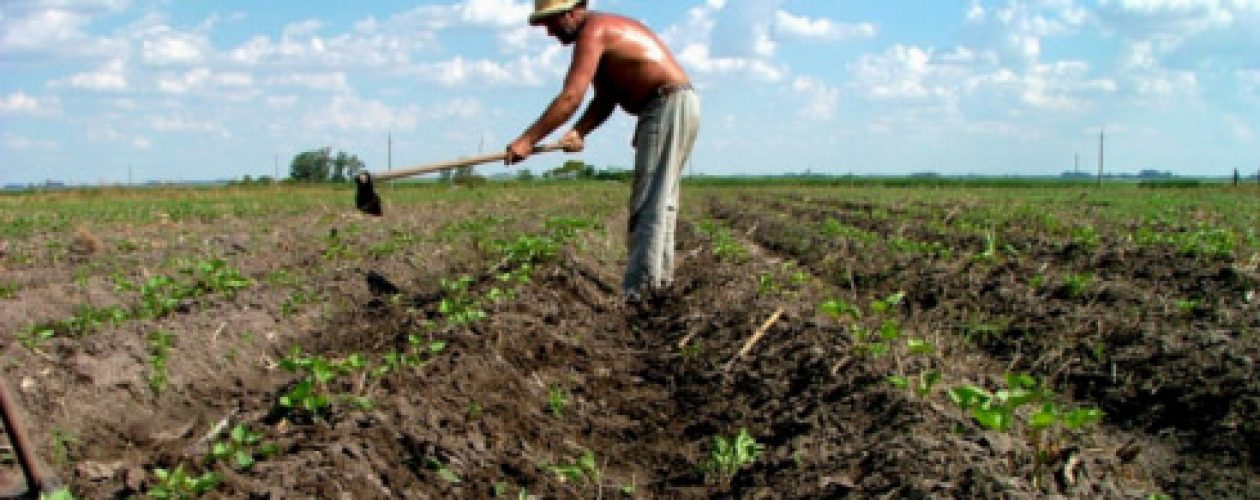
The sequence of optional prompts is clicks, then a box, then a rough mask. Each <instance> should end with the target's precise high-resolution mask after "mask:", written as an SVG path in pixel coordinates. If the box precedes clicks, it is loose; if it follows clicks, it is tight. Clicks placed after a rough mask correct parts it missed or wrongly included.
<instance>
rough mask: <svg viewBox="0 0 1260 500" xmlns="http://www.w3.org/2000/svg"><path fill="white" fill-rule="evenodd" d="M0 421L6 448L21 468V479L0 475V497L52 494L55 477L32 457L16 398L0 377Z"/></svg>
mask: <svg viewBox="0 0 1260 500" xmlns="http://www.w3.org/2000/svg"><path fill="white" fill-rule="evenodd" d="M0 420H2V421H3V423H4V432H5V434H8V435H9V449H10V450H11V451H12V453H13V455H14V457H15V458H17V462H18V465H19V466H20V467H21V469H22V479H17V478H15V477H12V476H11V475H7V474H5V475H0V498H35V497H42V495H40V494H41V493H52V492H53V490H55V489H57V488H58V487H59V486H61V483H60V481H58V480H57V477H56V476H54V475H53V474H52V472H51V471H49V470H48V469H46V468H45V467H44V464H43V462H40V461H39V458H38V457H36V456H35V443H34V442H33V441H31V439H30V436H29V435H27V433H26V427H25V425H24V424H23V418H22V416H21V410H19V409H18V406H17V401H16V400H14V399H13V395H12V394H10V393H9V387H8V385H7V384H5V383H4V380H2V379H0Z"/></svg>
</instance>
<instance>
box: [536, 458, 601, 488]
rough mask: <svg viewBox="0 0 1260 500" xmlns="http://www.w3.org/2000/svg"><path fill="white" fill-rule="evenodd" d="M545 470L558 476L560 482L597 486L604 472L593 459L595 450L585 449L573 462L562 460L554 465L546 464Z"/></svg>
mask: <svg viewBox="0 0 1260 500" xmlns="http://www.w3.org/2000/svg"><path fill="white" fill-rule="evenodd" d="M546 468H547V470H549V471H551V472H552V473H554V474H555V475H556V476H559V478H560V481H561V482H568V483H574V484H579V485H582V484H587V483H589V484H591V485H594V486H595V487H599V485H600V483H602V482H603V478H604V473H603V471H601V470H600V468H599V463H598V462H597V461H596V460H595V452H592V451H587V452H586V453H583V454H582V456H581V457H578V459H577V460H575V461H573V462H562V463H559V464H555V465H548V466H546Z"/></svg>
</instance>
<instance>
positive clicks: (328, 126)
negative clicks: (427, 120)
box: [305, 95, 421, 132]
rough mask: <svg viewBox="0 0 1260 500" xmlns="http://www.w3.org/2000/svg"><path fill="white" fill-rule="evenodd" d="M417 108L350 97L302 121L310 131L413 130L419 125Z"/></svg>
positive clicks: (341, 98) (342, 98)
mask: <svg viewBox="0 0 1260 500" xmlns="http://www.w3.org/2000/svg"><path fill="white" fill-rule="evenodd" d="M420 115H421V113H420V108H419V107H418V106H416V105H415V104H410V105H407V106H402V107H399V106H390V105H387V104H385V103H383V102H381V101H377V100H371V99H363V98H360V97H356V96H351V95H341V96H336V97H334V98H333V99H332V100H331V101H330V102H329V103H328V106H327V107H326V108H324V109H318V110H315V111H314V112H312V113H311V114H310V115H309V116H308V117H307V119H306V120H305V122H306V126H307V127H308V128H310V129H312V130H316V131H325V130H343V131H344V130H364V131H377V132H382V131H387V130H395V131H398V130H401V131H407V130H413V129H415V128H416V125H417V124H418V123H419V122H420Z"/></svg>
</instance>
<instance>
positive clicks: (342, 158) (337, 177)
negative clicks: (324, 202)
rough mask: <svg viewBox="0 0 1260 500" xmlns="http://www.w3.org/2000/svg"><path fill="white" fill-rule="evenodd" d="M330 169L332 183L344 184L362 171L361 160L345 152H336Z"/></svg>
mask: <svg viewBox="0 0 1260 500" xmlns="http://www.w3.org/2000/svg"><path fill="white" fill-rule="evenodd" d="M332 167H333V170H332V172H333V174H332V181H333V182H345V181H346V180H347V179H351V178H353V177H354V176H356V175H358V174H359V172H361V171H363V169H364V165H363V160H360V159H359V157H358V156H354V155H348V154H346V152H345V151H338V152H337V156H336V157H335V158H333V162H332Z"/></svg>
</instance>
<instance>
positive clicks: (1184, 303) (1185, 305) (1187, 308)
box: [1173, 299, 1203, 316]
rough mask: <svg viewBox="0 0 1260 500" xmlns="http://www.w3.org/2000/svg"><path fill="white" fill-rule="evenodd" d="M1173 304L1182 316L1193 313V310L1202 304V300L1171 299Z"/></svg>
mask: <svg viewBox="0 0 1260 500" xmlns="http://www.w3.org/2000/svg"><path fill="white" fill-rule="evenodd" d="M1173 305H1174V306H1176V307H1177V312H1178V313H1180V314H1182V315H1183V316H1189V315H1191V314H1194V310H1195V309H1198V308H1199V306H1202V305H1203V301H1201V300H1196V299H1177V300H1175V301H1173Z"/></svg>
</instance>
